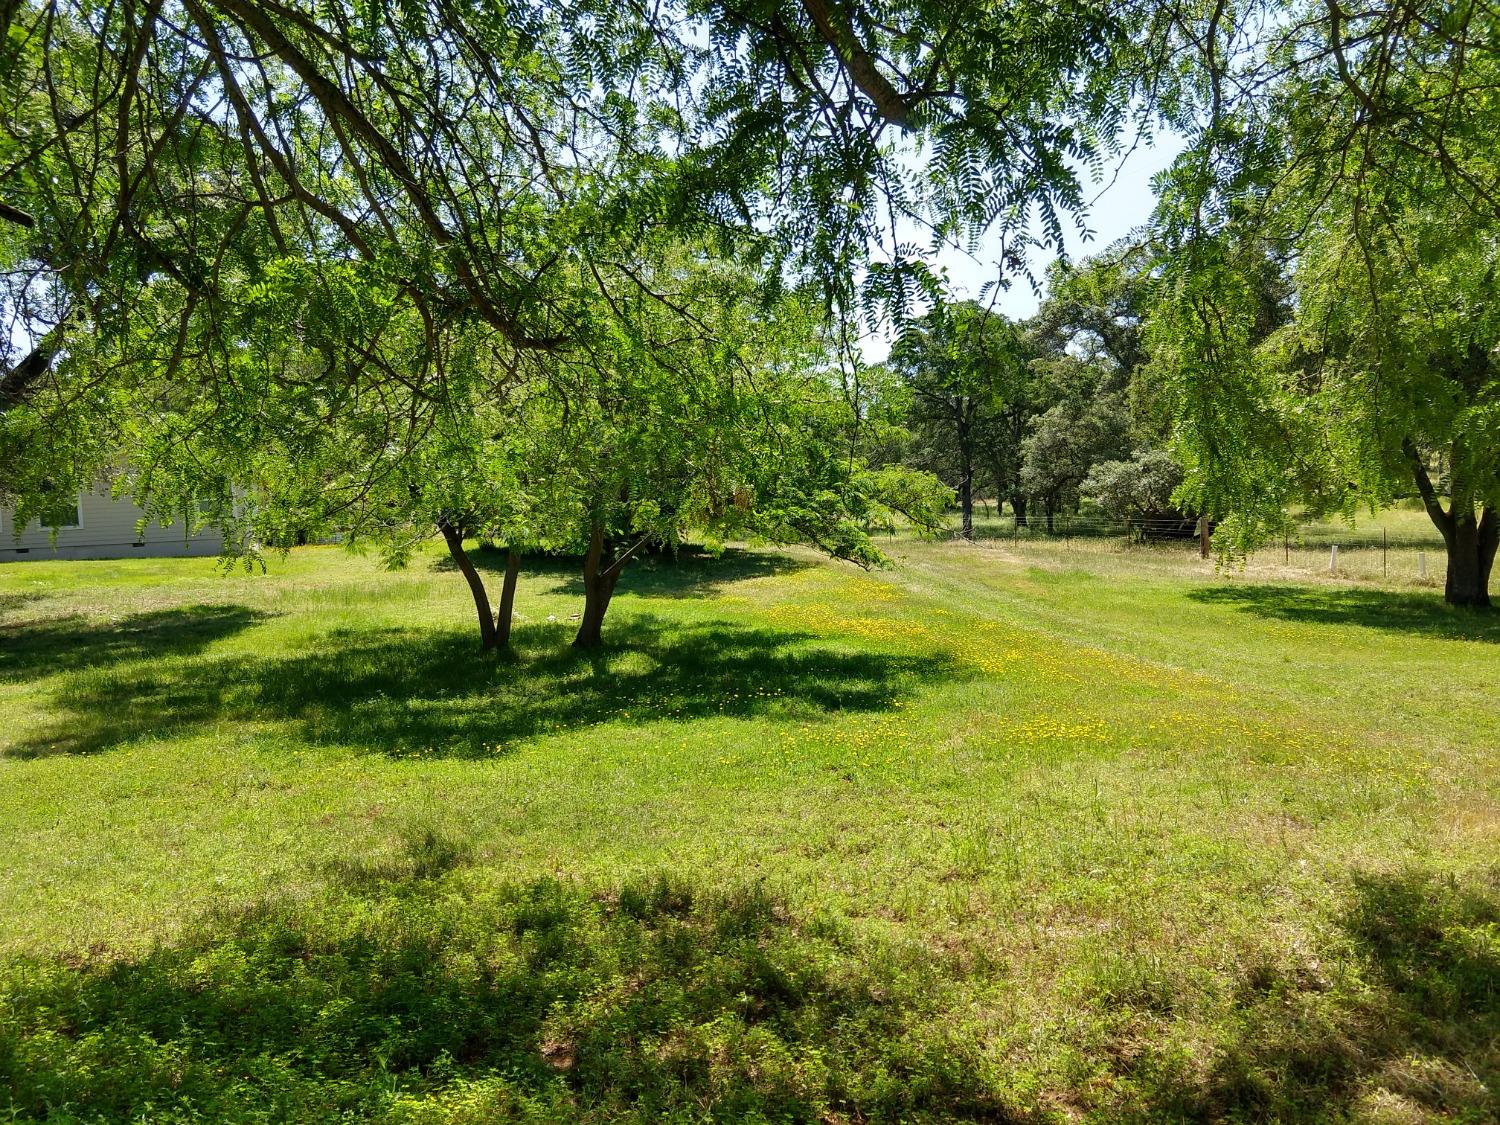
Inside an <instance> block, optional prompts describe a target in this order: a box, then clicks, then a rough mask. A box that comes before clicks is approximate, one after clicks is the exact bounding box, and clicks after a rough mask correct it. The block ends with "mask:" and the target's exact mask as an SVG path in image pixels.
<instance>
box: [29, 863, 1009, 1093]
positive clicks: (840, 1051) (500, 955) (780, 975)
mask: <svg viewBox="0 0 1500 1125" xmlns="http://www.w3.org/2000/svg"><path fill="white" fill-rule="evenodd" d="M384 891H385V893H384V894H383V895H381V896H380V897H368V898H362V899H361V898H354V899H350V900H342V901H337V900H336V901H334V902H330V903H320V904H318V905H317V907H316V908H313V907H311V906H304V907H303V908H302V909H301V910H300V911H299V910H298V909H296V908H295V907H293V906H290V905H283V904H276V903H271V904H265V905H262V906H260V907H258V908H255V909H251V910H248V911H244V912H241V913H238V914H233V915H225V916H221V917H217V918H210V919H207V920H205V921H204V922H202V923H200V924H199V925H198V926H197V928H196V930H195V932H192V933H190V934H189V935H188V936H186V937H185V938H183V939H181V940H180V941H179V942H178V943H177V944H174V945H172V946H170V947H167V948H162V949H158V950H157V951H155V952H152V953H150V954H148V955H146V956H144V957H142V958H140V959H139V960H135V961H130V962H123V963H121V962H106V961H103V960H102V959H89V958H82V959H75V960H72V961H68V960H53V961H41V962H38V961H32V962H29V963H24V964H20V965H12V966H10V967H9V968H8V969H7V970H4V971H3V973H4V975H0V995H3V996H5V998H6V1000H7V1003H8V1014H7V1015H6V1016H5V1017H4V1018H3V1019H0V1109H5V1108H8V1109H9V1110H10V1111H11V1113H12V1114H13V1115H15V1116H18V1117H21V1118H30V1119H38V1118H46V1117H47V1116H48V1115H49V1113H55V1112H56V1111H57V1109H58V1108H59V1107H66V1109H67V1111H68V1113H69V1114H71V1115H72V1116H71V1117H70V1119H79V1120H111V1121H114V1120H118V1121H126V1120H138V1119H146V1118H149V1119H153V1120H164V1119H168V1118H170V1119H172V1120H187V1119H190V1118H191V1119H192V1120H212V1121H240V1120H250V1119H252V1118H253V1119H254V1120H298V1121H315V1120H316V1121H323V1120H335V1119H337V1120H369V1119H379V1120H383V1121H437V1120H444V1121H448V1120H455V1121H465V1122H476V1123H477V1122H481V1121H495V1120H526V1121H559V1122H560V1121H578V1120H589V1121H617V1120H632V1121H643V1122H644V1121H662V1120H672V1121H684V1122H686V1121H706V1120H714V1121H736V1122H738V1121H761V1122H766V1121H807V1122H813V1121H845V1122H850V1121H871V1120H887V1121H896V1120H906V1121H932V1122H936V1121H955V1120H983V1121H992V1122H993V1121H1004V1120H1009V1119H1011V1115H1010V1114H1008V1113H1007V1112H1006V1111H1005V1107H1004V1105H1003V1103H1002V1102H1001V1100H1000V1098H999V1097H998V1096H997V1094H996V1092H994V1091H990V1090H986V1089H984V1088H983V1083H982V1080H981V1079H980V1078H979V1077H978V1075H979V1074H980V1073H981V1069H980V1068H979V1067H977V1066H975V1065H974V1063H975V1061H976V1060H975V1056H974V1055H972V1054H970V1053H967V1052H965V1051H962V1050H957V1049H955V1048H954V1045H953V1044H952V1043H951V1042H947V1041H945V1033H944V1031H943V1028H942V1025H941V1023H939V1022H938V1021H936V1020H935V1019H933V1018H932V1016H933V1009H934V1008H935V1006H936V1002H935V998H936V997H937V996H938V995H940V994H941V980H940V979H939V978H938V976H937V975H936V974H935V972H934V965H933V964H932V962H931V961H930V960H924V959H922V958H919V957H916V956H913V955H903V954H902V953H900V952H896V951H893V952H892V953H891V954H890V955H889V956H888V957H886V958H883V959H881V960H880V961H879V962H878V964H879V968H878V969H875V968H872V966H871V964H869V963H868V962H867V961H865V960H863V959H862V958H861V957H860V956H859V953H858V951H857V950H856V948H855V947H854V945H853V943H852V942H851V941H850V940H849V939H848V938H847V936H845V935H844V934H842V933H841V932H840V930H839V929H838V927H836V926H834V925H832V924H829V923H824V924H822V925H820V926H804V925H799V924H796V923H794V922H793V920H792V918H791V916H790V914H789V913H788V911H787V910H786V909H785V908H784V907H783V905H782V904H781V903H780V902H778V901H777V900H775V899H774V898H772V897H771V896H769V895H768V894H766V893H765V892H764V891H762V890H759V889H755V888H751V889H746V890H741V891H739V892H732V893H724V892H714V893H703V892H701V891H698V890H696V889H695V888H693V887H692V886H690V885H689V884H686V883H684V882H681V881H680V880H674V879H668V878H658V879H655V880H648V881H642V882H638V883H632V884H628V885H626V886H624V887H621V888H619V889H618V890H617V891H615V892H614V893H612V894H609V895H598V896H596V895H589V894H586V893H584V892H583V891H582V890H580V889H578V888H576V887H574V886H571V885H569V884H564V883H559V882H555V881H550V880H542V881H537V882H532V883H528V884H524V885H516V886H509V887H504V888H500V889H499V890H498V891H493V890H492V891H489V892H487V893H486V894H485V895H484V896H483V898H481V899H470V898H467V897H465V896H462V895H455V894H453V893H452V889H451V885H445V884H442V883H436V882H433V883H429V882H427V881H424V880H420V879H412V880H410V881H408V882H406V883H404V884H402V885H400V886H386V887H385V888H384ZM903 956H905V960H904V961H903ZM7 1090H8V1091H9V1093H8V1094H7V1093H5V1091H7ZM7 1098H8V1099H9V1102H10V1104H9V1106H8V1107H7V1106H6V1100H7Z"/></svg>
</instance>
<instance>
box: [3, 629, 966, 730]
mask: <svg viewBox="0 0 1500 1125" xmlns="http://www.w3.org/2000/svg"><path fill="white" fill-rule="evenodd" d="M181 624H182V628H183V629H185V630H187V631H188V632H189V633H190V635H191V636H192V637H194V638H199V639H201V638H202V637H204V636H205V635H206V634H208V633H209V632H211V630H210V629H208V628H206V627H203V626H200V625H194V624H192V619H191V618H186V619H184V621H183V622H182V623H181ZM612 628H613V631H614V633H615V635H616V636H617V637H620V638H628V645H629V647H622V648H612V649H607V650H604V651H602V652H595V653H580V652H577V651H576V650H573V649H571V648H569V647H567V644H566V637H567V630H566V628H565V627H564V626H557V627H553V626H530V627H525V628H522V629H518V630H517V632H516V634H515V641H516V654H515V655H511V656H508V657H506V658H503V659H500V660H494V659H485V658H483V657H482V656H481V655H480V654H479V653H478V652H477V651H476V649H475V645H474V638H473V636H472V635H471V634H470V633H469V632H468V631H462V630H461V631H439V630H426V629H424V630H402V629H371V630H360V631H353V630H343V631H338V632H335V633H331V634H328V635H327V636H325V637H323V638H322V639H321V640H320V641H319V642H317V643H315V644H312V645H310V646H308V647H306V648H304V649H302V650H299V651H298V652H297V653H296V654H295V655H265V656H250V655H245V654H243V653H236V654H234V655H232V656H225V657H222V658H215V657H209V656H204V657H200V658H196V659H194V658H191V653H192V652H193V651H194V646H195V645H196V644H198V641H193V642H189V641H188V640H186V639H184V640H183V641H181V642H180V643H178V644H177V646H176V649H175V651H177V652H178V653H179V655H182V656H183V657H184V658H183V659H177V660H164V659H150V660H136V661H131V660H127V659H125V656H126V655H128V654H129V653H130V652H131V651H132V650H130V649H125V650H123V651H122V653H121V654H120V659H119V661H118V662H116V663H113V664H105V665H102V666H93V667H90V668H89V669H87V670H84V671H78V672H75V673H73V674H71V675H69V676H67V677H65V678H64V679H63V680H61V681H60V682H59V685H58V687H57V689H56V691H55V693H54V695H53V699H52V701H51V705H50V710H51V711H52V713H53V714H54V715H56V720H55V721H54V722H53V723H52V724H51V725H50V726H48V727H45V728H43V729H40V730H36V731H32V732H28V733H27V734H26V735H24V736H23V737H22V738H21V739H20V740H19V741H17V742H13V743H12V744H11V746H10V748H9V750H8V751H7V753H9V754H11V755H13V756H18V757H37V756H43V755H49V754H60V753H75V754H86V753H94V752H98V751H102V750H107V749H110V748H111V747H114V746H118V745H120V744H122V743H124V742H127V741H130V740H132V739H135V738H138V737H142V736H160V735H162V734H165V733H168V732H170V733H174V734H191V733H192V732H193V730H194V729H198V728H204V727H211V726H214V725H217V724H220V723H241V722H244V723H250V722H262V721H271V722H292V723H295V724H297V726H298V728H299V730H298V733H299V734H300V736H301V737H303V738H305V739H306V740H308V741H311V742H315V743H325V744H336V745H343V746H350V747H354V748H357V749H361V750H372V751H378V752H383V753H387V754H392V755H398V756H407V755H415V754H427V753H430V754H435V755H443V756H451V757H471V758H472V757H485V756H490V755H493V754H495V753H503V752H505V751H507V750H509V749H513V748H514V744H515V743H516V742H518V741H521V740H524V739H528V738H532V737H535V736H538V735H545V734H549V733H554V732H560V731H567V730H576V729H579V728H585V727H589V726H594V725H597V724H599V723H605V722H610V721H613V720H616V719H618V720H621V721H625V722H629V723H631V724H640V723H646V722H651V721H653V720H657V719H662V720H669V721H682V720H690V719H700V718H706V717H713V716H726V717H746V716H752V715H777V716H780V717H783V718H788V719H815V718H819V717H821V716H824V715H827V714H830V713H835V712H841V711H872V710H882V709H886V708H889V707H891V706H892V705H893V704H894V703H895V702H897V701H898V700H900V699H902V698H904V697H905V696H906V695H908V694H909V693H910V692H912V691H913V690H915V689H916V688H917V687H918V686H919V685H920V684H922V683H928V682H935V681H939V680H952V679H954V678H956V677H959V676H962V675H965V674H967V673H965V672H964V670H963V669H962V668H960V667H959V666H957V665H955V664H953V663H952V662H951V661H948V660H945V659H943V658H941V657H937V656H932V655H923V656H902V655H891V654H885V653H879V652H855V651H849V650H847V649H843V648H839V647H836V646H830V645H828V644H827V643H825V642H819V641H815V640H813V639H811V638H809V637H807V636H806V635H804V634H800V633H795V632H789V631H785V630H779V629H769V628H751V627H746V626H743V625H737V624H732V623H727V622H712V621H710V622H700V623H695V624H693V625H691V626H669V625H667V624H665V623H663V622H661V621H659V620H656V619H655V618H652V617H649V616H637V617H633V618H632V617H629V616H628V615H625V614H620V615H619V617H618V619H617V620H616V621H614V622H613V626H612ZM126 634H127V635H132V634H131V631H130V630H128V629H127V630H126ZM52 641H53V642H54V643H56V644H59V645H62V646H66V645H68V644H69V643H71V640H70V638H69V637H68V636H67V635H66V631H65V630H63V629H61V628H59V629H58V630H57V631H56V632H54V633H53V634H52Z"/></svg>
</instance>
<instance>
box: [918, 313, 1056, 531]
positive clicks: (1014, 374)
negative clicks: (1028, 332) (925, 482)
mask: <svg viewBox="0 0 1500 1125" xmlns="http://www.w3.org/2000/svg"><path fill="white" fill-rule="evenodd" d="M1029 359H1030V355H1029V352H1028V348H1027V345H1026V341H1025V340H1024V338H1023V336H1022V334H1021V332H1020V331H1019V329H1018V328H1017V327H1016V326H1015V325H1014V324H1012V323H1011V322H1010V321H1008V320H1006V319H1005V317H1003V316H1001V315H1000V314H998V313H994V312H991V311H990V310H988V309H985V308H983V307H981V306H980V305H978V304H975V303H973V302H964V303H962V304H957V305H951V306H949V305H940V306H938V307H937V308H935V309H934V310H933V311H932V312H930V313H928V314H927V316H926V317H924V318H923V319H922V320H921V321H919V322H918V323H917V324H915V325H913V326H912V327H911V328H909V329H908V331H907V332H905V333H904V334H903V335H902V337H901V339H900V340H898V341H897V343H896V346H895V347H894V348H893V349H892V350H891V356H890V361H889V366H890V369H891V371H892V372H893V374H894V375H895V377H896V378H897V379H898V380H899V381H900V384H901V389H902V391H903V399H902V401H903V402H904V403H905V406H906V410H905V420H906V424H907V427H908V429H909V431H910V434H911V438H910V442H909V444H908V451H907V456H908V458H909V459H911V460H912V461H913V462H914V463H915V464H916V465H917V466H918V467H920V468H923V469H926V470H929V471H931V472H934V473H935V474H936V475H938V476H939V477H940V478H942V479H943V480H945V481H946V482H947V483H948V484H949V485H950V487H952V488H953V489H954V491H955V492H956V493H957V494H958V497H959V504H960V506H961V508H962V513H963V535H964V537H965V538H969V537H971V536H972V535H973V529H974V481H975V475H976V473H977V472H978V470H979V467H980V465H981V464H982V463H983V461H984V460H986V459H988V460H990V461H992V462H993V460H994V459H995V458H996V457H997V456H1003V453H1002V452H1001V451H1000V450H998V449H995V448H993V447H988V446H989V445H998V444H1000V443H1002V442H1003V441H1004V437H1005V435H1006V433H1007V428H1006V426H1005V425H1004V421H1003V419H1004V418H1005V415H1006V414H1007V412H1009V411H1014V410H1016V409H1017V408H1018V407H1019V406H1020V401H1021V399H1022V398H1023V397H1024V395H1025V387H1026V383H1027V374H1028V372H1027V364H1028V362H1029ZM986 439H988V443H986ZM987 454H988V458H986V455H987Z"/></svg>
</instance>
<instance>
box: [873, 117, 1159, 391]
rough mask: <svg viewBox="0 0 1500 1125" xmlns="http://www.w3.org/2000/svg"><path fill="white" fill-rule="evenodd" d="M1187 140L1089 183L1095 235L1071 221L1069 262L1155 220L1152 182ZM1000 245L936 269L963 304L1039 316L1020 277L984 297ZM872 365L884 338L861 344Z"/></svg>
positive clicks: (944, 257)
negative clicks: (976, 302) (967, 301)
mask: <svg viewBox="0 0 1500 1125" xmlns="http://www.w3.org/2000/svg"><path fill="white" fill-rule="evenodd" d="M1183 144H1184V142H1183V139H1182V138H1181V137H1178V136H1176V135H1174V134H1166V135H1159V136H1157V137H1156V138H1155V139H1154V143H1152V144H1149V145H1148V144H1145V143H1142V144H1140V145H1137V146H1136V147H1135V148H1134V149H1131V148H1130V147H1129V146H1127V147H1126V151H1125V153H1124V154H1123V155H1122V156H1121V157H1120V158H1119V159H1118V160H1114V161H1108V162H1106V163H1105V166H1104V169H1103V174H1102V176H1101V178H1100V179H1099V180H1098V181H1096V182H1090V181H1087V180H1086V181H1085V182H1084V185H1083V188H1084V198H1085V199H1087V200H1092V202H1091V204H1090V206H1089V208H1088V213H1087V215H1086V222H1087V225H1088V227H1089V230H1090V235H1089V237H1088V238H1087V239H1085V238H1083V237H1082V236H1080V235H1079V233H1078V232H1077V230H1076V229H1074V227H1073V225H1071V224H1069V223H1067V222H1066V221H1065V223H1064V227H1063V234H1064V242H1065V245H1066V248H1067V252H1068V255H1069V257H1071V258H1073V259H1074V260H1075V261H1076V260H1077V259H1079V258H1082V257H1086V256H1088V255H1090V254H1097V253H1098V252H1099V251H1101V250H1103V249H1104V248H1105V247H1107V246H1108V245H1109V244H1110V243H1112V242H1114V241H1115V240H1116V239H1119V238H1123V237H1124V236H1125V235H1127V234H1129V233H1130V231H1132V230H1133V229H1135V228H1136V227H1138V226H1140V225H1141V224H1142V223H1144V222H1145V221H1146V220H1147V219H1148V218H1149V217H1150V215H1151V209H1152V207H1153V206H1155V203H1156V197H1155V195H1154V194H1153V192H1152V190H1151V178H1152V177H1153V176H1155V175H1156V174H1157V173H1158V172H1160V171H1162V170H1163V169H1164V168H1166V167H1167V165H1169V164H1170V163H1171V162H1172V160H1173V159H1174V158H1175V157H1176V156H1177V154H1178V153H1179V152H1181V151H1182V147H1183ZM1055 257H1056V253H1055V252H1054V251H1047V252H1046V253H1042V252H1033V254H1032V256H1031V262H1030V264H1031V269H1032V273H1033V274H1034V276H1035V277H1036V278H1037V279H1038V281H1040V280H1041V279H1042V276H1043V274H1044V273H1045V272H1046V268H1047V266H1048V265H1049V264H1050V263H1051V261H1052V260H1053V259H1054V258H1055ZM998 258H999V251H998V239H996V238H992V237H991V238H986V239H985V241H984V242H982V243H981V244H980V246H979V249H978V250H977V251H976V252H975V253H974V254H973V255H970V254H966V253H964V252H963V251H962V250H959V249H957V248H951V247H950V248H946V249H944V250H943V251H942V252H941V253H939V254H937V255H936V256H935V257H933V258H932V259H931V261H932V264H933V265H934V266H939V267H941V268H943V269H946V270H947V272H948V278H949V283H950V286H951V289H950V292H951V295H952V296H953V297H954V298H956V299H959V300H962V299H964V298H974V299H976V300H977V299H979V298H980V297H981V295H983V296H984V299H985V303H986V304H987V305H989V306H990V307H992V308H994V309H995V310H996V311H997V312H1002V313H1004V314H1005V315H1007V316H1010V317H1013V318H1017V319H1019V318H1022V317H1027V316H1030V315H1031V314H1032V313H1034V312H1036V309H1037V305H1038V304H1039V303H1040V299H1041V296H1042V295H1041V294H1039V293H1037V292H1035V291H1034V290H1033V289H1032V287H1031V283H1030V282H1029V281H1028V280H1027V279H1026V278H1024V277H1017V278H1015V279H1013V282H1012V284H1011V286H1010V288H1009V289H1007V290H1005V291H1003V292H1001V293H999V294H998V295H997V294H993V293H992V294H982V291H983V288H984V286H985V285H986V284H987V283H990V282H993V281H995V280H996V279H997V278H998V277H999V276H1000V267H999V265H998V263H997V259H998ZM860 346H861V350H862V351H863V353H864V358H865V360H866V361H867V362H871V363H874V362H878V361H880V360H883V359H884V358H885V356H886V353H887V352H888V351H889V349H890V342H889V340H887V339H886V338H885V337H884V336H866V337H865V338H864V339H863V340H861V341H860Z"/></svg>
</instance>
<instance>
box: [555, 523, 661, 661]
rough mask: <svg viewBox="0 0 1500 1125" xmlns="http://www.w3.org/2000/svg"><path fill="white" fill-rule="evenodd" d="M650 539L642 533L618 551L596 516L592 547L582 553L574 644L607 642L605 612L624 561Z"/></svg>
mask: <svg viewBox="0 0 1500 1125" xmlns="http://www.w3.org/2000/svg"><path fill="white" fill-rule="evenodd" d="M650 539H651V536H650V534H649V533H648V534H646V535H642V536H641V537H640V538H639V539H637V540H636V541H635V542H634V543H632V544H631V545H630V546H629V547H627V548H626V549H625V550H623V551H621V552H620V553H619V554H618V555H617V554H615V546H614V544H613V543H611V542H609V541H608V539H607V538H606V537H605V534H604V525H603V524H602V523H600V522H599V521H598V520H595V521H594V523H593V526H592V527H591V528H590V529H589V549H588V553H587V554H586V555H584V557H583V614H582V615H581V616H580V618H579V621H578V635H577V636H575V637H574V638H573V647H574V648H598V647H599V646H600V645H601V644H603V643H604V637H603V628H604V615H605V614H606V613H608V612H609V600H610V599H611V598H612V597H614V596H615V584H616V583H618V582H619V581H620V574H621V572H623V571H624V569H625V564H626V563H628V562H629V561H630V560H631V559H632V558H634V557H635V555H636V552H637V551H639V550H640V549H641V548H642V547H644V546H645V545H646V544H647V543H648V542H649V541H650Z"/></svg>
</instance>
